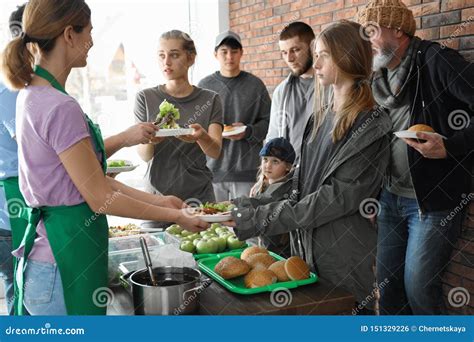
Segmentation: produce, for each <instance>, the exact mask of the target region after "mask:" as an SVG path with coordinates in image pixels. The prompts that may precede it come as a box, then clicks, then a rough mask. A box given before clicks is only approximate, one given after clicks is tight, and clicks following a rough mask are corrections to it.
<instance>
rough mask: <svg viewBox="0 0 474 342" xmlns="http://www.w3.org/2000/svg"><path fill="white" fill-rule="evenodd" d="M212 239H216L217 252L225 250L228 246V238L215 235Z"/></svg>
mask: <svg viewBox="0 0 474 342" xmlns="http://www.w3.org/2000/svg"><path fill="white" fill-rule="evenodd" d="M211 240H212V241H215V242H216V243H217V246H218V248H217V253H220V252H223V251H225V249H226V248H227V240H226V239H224V238H221V237H213V238H212V239H211Z"/></svg>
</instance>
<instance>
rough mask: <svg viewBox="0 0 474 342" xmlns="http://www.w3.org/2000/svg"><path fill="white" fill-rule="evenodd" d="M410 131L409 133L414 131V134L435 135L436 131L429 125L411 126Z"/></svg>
mask: <svg viewBox="0 0 474 342" xmlns="http://www.w3.org/2000/svg"><path fill="white" fill-rule="evenodd" d="M408 130H409V131H413V132H430V133H435V130H434V129H433V128H431V127H430V126H428V125H424V124H417V125H413V126H411V127H410V128H409V129H408Z"/></svg>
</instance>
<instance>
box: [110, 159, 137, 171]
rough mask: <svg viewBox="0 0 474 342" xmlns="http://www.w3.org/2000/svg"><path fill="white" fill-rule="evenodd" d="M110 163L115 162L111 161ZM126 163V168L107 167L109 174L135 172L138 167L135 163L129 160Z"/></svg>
mask: <svg viewBox="0 0 474 342" xmlns="http://www.w3.org/2000/svg"><path fill="white" fill-rule="evenodd" d="M109 161H114V160H113V159H112V160H109ZM124 162H125V163H126V164H127V165H125V166H113V167H108V166H107V173H120V172H129V171H133V170H135V169H136V168H137V167H138V165H133V163H132V162H131V161H129V160H124Z"/></svg>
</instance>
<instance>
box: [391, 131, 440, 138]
mask: <svg viewBox="0 0 474 342" xmlns="http://www.w3.org/2000/svg"><path fill="white" fill-rule="evenodd" d="M416 133H417V132H414V131H399V132H394V133H393V134H395V135H396V136H397V137H398V138H405V139H419V138H418V137H417V136H416ZM423 133H425V134H433V135H439V136H440V137H441V138H443V139H446V137H445V136H442V135H441V134H438V133H433V132H423Z"/></svg>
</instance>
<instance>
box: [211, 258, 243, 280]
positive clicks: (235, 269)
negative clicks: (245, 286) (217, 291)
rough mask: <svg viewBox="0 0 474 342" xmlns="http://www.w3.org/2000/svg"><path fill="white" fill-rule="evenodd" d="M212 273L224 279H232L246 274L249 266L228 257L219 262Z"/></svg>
mask: <svg viewBox="0 0 474 342" xmlns="http://www.w3.org/2000/svg"><path fill="white" fill-rule="evenodd" d="M214 271H215V272H216V273H217V274H219V275H220V276H221V277H222V278H224V279H233V278H237V277H240V276H242V275H244V274H247V273H248V272H249V271H250V266H249V265H248V264H247V263H246V262H245V261H244V260H240V259H238V258H236V257H233V256H229V257H225V258H223V259H222V260H221V261H219V262H218V263H217V264H216V266H215V267H214Z"/></svg>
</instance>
